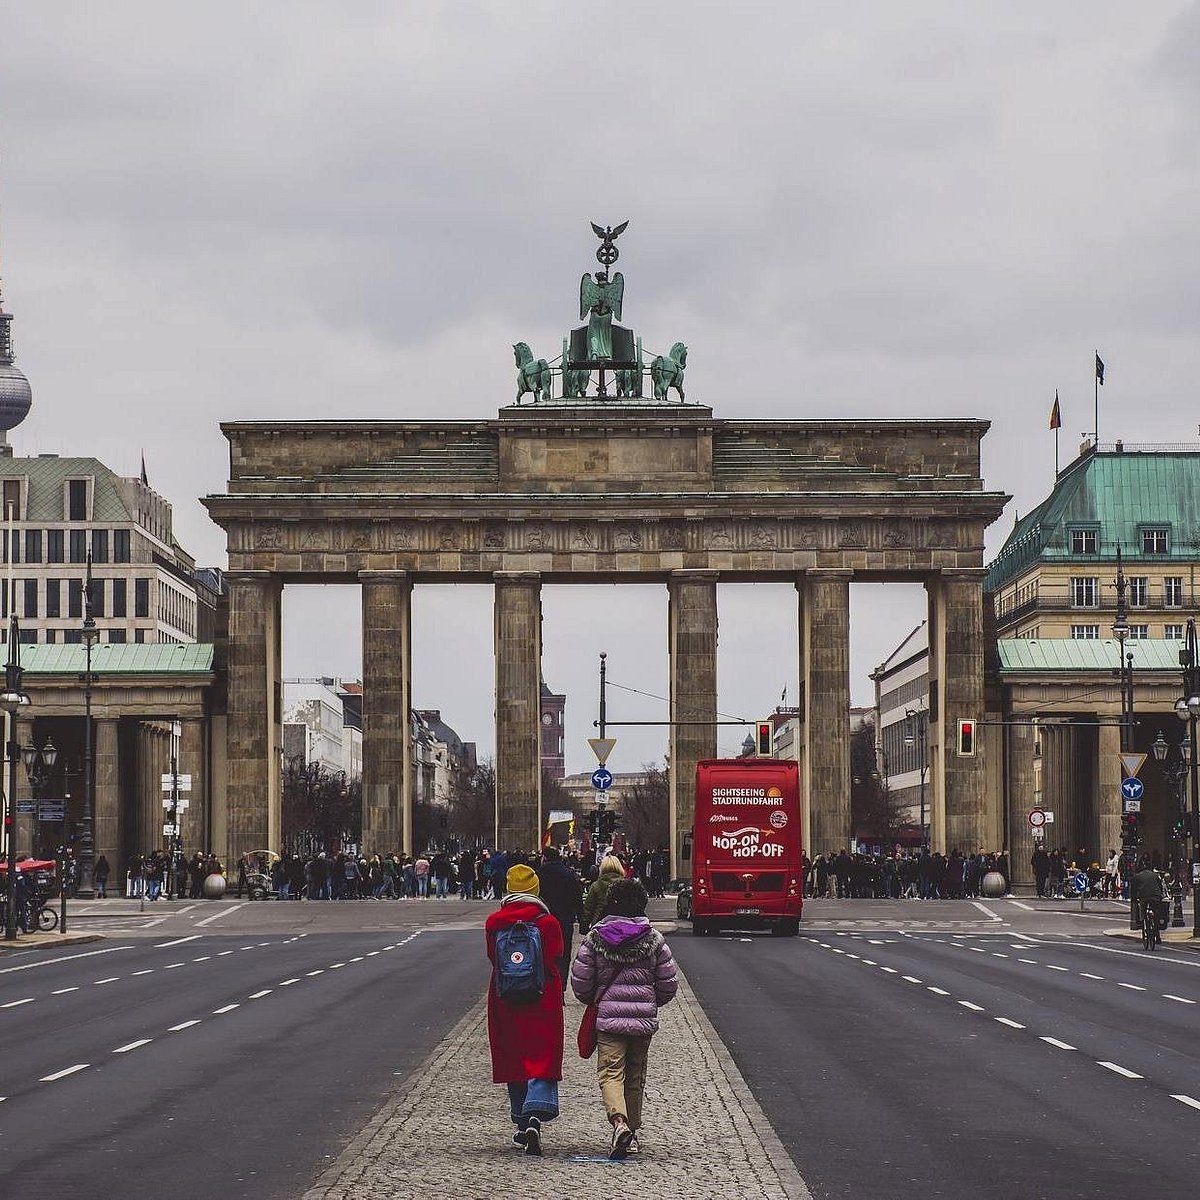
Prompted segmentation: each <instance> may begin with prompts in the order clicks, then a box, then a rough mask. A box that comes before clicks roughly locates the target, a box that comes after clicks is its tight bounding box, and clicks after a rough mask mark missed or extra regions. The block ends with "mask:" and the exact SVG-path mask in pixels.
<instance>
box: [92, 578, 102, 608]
mask: <svg viewBox="0 0 1200 1200" xmlns="http://www.w3.org/2000/svg"><path fill="white" fill-rule="evenodd" d="M91 605H92V616H93V617H102V616H104V580H103V579H93V580H92V594H91Z"/></svg>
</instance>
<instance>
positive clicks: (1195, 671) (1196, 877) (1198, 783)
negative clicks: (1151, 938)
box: [1175, 617, 1200, 938]
mask: <svg viewBox="0 0 1200 1200" xmlns="http://www.w3.org/2000/svg"><path fill="white" fill-rule="evenodd" d="M1179 665H1180V667H1181V669H1182V674H1183V695H1182V696H1180V698H1179V699H1178V700H1176V701H1175V715H1176V716H1177V717H1178V718H1179V719H1180V720H1181V721H1187V722H1188V746H1189V749H1190V753H1189V755H1188V758H1189V762H1188V767H1189V774H1190V776H1191V784H1192V820H1191V835H1192V879H1191V884H1192V937H1194V938H1200V775H1198V771H1197V766H1198V764H1197V756H1196V718H1197V717H1200V654H1198V653H1197V649H1196V618H1195V617H1189V618H1188V623H1187V637H1186V638H1185V639H1184V643H1183V649H1182V650H1180V652H1179Z"/></svg>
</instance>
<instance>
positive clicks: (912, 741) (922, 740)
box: [904, 708, 929, 846]
mask: <svg viewBox="0 0 1200 1200" xmlns="http://www.w3.org/2000/svg"><path fill="white" fill-rule="evenodd" d="M904 716H905V718H906V720H907V721H908V728H907V729H906V730H905V733H904V744H905V745H906V746H919V747H920V756H921V764H920V765H921V845H922V846H925V845H926V844H927V843H928V841H929V839H928V838H927V837H926V836H925V773H926V772H927V771H928V770H929V726H928V723H927V721H926V718H927V717H928V716H929V714H928V712H927V711H926V710H925V709H923V708H906V709H905V710H904Z"/></svg>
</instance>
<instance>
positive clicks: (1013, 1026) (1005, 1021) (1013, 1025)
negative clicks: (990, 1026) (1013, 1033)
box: [996, 1017, 1025, 1029]
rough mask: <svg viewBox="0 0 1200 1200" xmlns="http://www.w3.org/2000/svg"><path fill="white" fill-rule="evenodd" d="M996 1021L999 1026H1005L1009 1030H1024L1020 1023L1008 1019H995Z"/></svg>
mask: <svg viewBox="0 0 1200 1200" xmlns="http://www.w3.org/2000/svg"><path fill="white" fill-rule="evenodd" d="M996 1020H997V1021H999V1022H1000V1024H1001V1025H1007V1026H1008V1027H1009V1029H1024V1028H1025V1026H1024V1025H1022V1024H1021V1022H1020V1021H1013V1020H1010V1019H1009V1018H1008V1017H997V1018H996Z"/></svg>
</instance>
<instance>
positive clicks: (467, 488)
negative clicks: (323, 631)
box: [205, 226, 1007, 870]
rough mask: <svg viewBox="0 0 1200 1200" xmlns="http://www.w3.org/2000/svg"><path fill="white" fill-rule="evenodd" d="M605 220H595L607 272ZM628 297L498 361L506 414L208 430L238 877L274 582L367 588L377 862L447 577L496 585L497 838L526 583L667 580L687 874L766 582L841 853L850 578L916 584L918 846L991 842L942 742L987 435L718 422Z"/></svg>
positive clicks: (516, 833)
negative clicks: (414, 620) (735, 592)
mask: <svg viewBox="0 0 1200 1200" xmlns="http://www.w3.org/2000/svg"><path fill="white" fill-rule="evenodd" d="M622 228H623V227H619V228H618V229H617V230H615V231H614V230H611V229H609V230H601V229H600V228H599V227H598V226H597V227H595V229H596V232H597V234H598V235H599V236H601V238H602V239H603V244H602V246H601V250H600V251H599V252H598V253H597V257H598V258H600V261H601V263H602V264H603V265H604V266H605V267H607V266H610V265H611V263H612V262H613V261H615V258H616V252H615V251H616V247H615V246H614V245H613V241H614V240H615V238H616V236H617V235H618V234H619V233H620V232H621V229H622ZM622 289H623V280H622V277H621V275H620V273H618V274H617V275H616V276H614V277H613V278H612V279H611V280H610V279H609V278H608V273H607V271H606V270H602V271H598V272H596V273H595V276H594V277H593V278H589V276H587V275H585V276H584V279H583V284H582V287H581V317H587V318H588V323H587V325H585V326H583V327H582V328H579V329H576V330H574V331H572V333H571V334H570V335H569V337H568V338H567V339H564V343H563V355H562V359H561V363H560V364H559V366H558V367H557V368H554V367H552V366H551V365H550V364H548V363H547V362H546V361H545V360H536V361H535V360H533V358H532V355H531V354H530V352H529V350H528V348H527V347H525V346H524V344H523V343H519V344H518V345H517V346H516V347H515V348H514V350H515V354H516V358H517V365H518V385H517V386H518V397H517V402H516V403H515V404H512V405H510V406H508V407H505V408H502V409H500V411H499V413H498V416H497V417H496V419H494V420H475V421H420V420H405V421H350V420H330V421H283V422H275V421H271V422H266V421H237V422H230V423H226V424H223V425H222V426H221V428H222V431H223V432H224V434H225V436H226V437H227V438H228V440H229V443H230V472H229V484H228V490H227V492H226V493H224V494H221V495H215V496H209V497H207V498H206V500H205V504H206V506H207V507H208V510H209V512H210V513H211V515H212V517H213V519H214V520H215V521H217V523H218V524H220V525H221V527H222V528H223V529H224V530H225V531H226V533H227V537H228V552H229V572H228V576H227V579H228V586H229V658H228V662H229V668H228V669H229V678H228V720H227V769H228V781H227V804H228V831H229V835H228V836H229V845H228V847H227V854H228V856H229V861H234V860H235V859H236V856H237V855H239V854H241V853H242V852H244V851H246V850H249V849H256V848H261V847H275V848H277V847H278V846H279V841H280V784H281V762H280V757H281V745H282V727H281V716H282V713H281V681H280V673H281V662H280V660H281V642H280V632H281V630H280V626H281V611H280V599H281V590H282V587H283V585H284V584H289V583H291V584H302V583H357V584H359V585H360V586H361V593H362V616H363V634H362V636H363V647H362V651H363V654H362V659H363V755H362V761H363V844H364V846H365V847H366V848H367V849H368V851H372V850H380V851H384V850H390V849H396V848H400V847H403V848H404V850H406V851H408V852H411V851H412V850H413V849H414V847H413V845H412V837H411V835H412V820H411V818H412V796H413V788H412V764H411V762H410V750H409V746H410V742H409V720H408V714H409V708H410V673H411V659H412V655H411V646H412V635H411V604H412V594H413V589H414V588H418V587H420V586H421V585H422V584H424V583H454V582H461V583H489V584H491V585H492V586H493V589H494V603H495V720H496V747H497V751H496V789H497V818H496V842H497V845H499V846H501V847H504V848H510V849H521V850H530V849H533V848H534V847H536V846H537V845H538V844H539V833H540V830H541V828H542V823H541V817H542V814H541V801H540V787H541V772H540V763H539V746H540V739H539V733H538V729H539V715H540V703H539V689H540V682H541V589H542V587H543V586H545V585H548V584H572V583H574V584H581V583H582V584H587V583H605V584H613V583H618V584H619V583H626V582H628V583H648V582H649V583H658V584H661V585H662V586H663V587H665V588H666V591H667V597H668V603H669V619H668V646H667V652H668V655H669V661H670V714H671V720H672V722H675V724H673V725H672V726H671V734H670V782H671V819H672V826H673V831H674V837H673V844H672V858H673V864H674V866H675V868H676V870H677V869H678V863H679V856H680V850H681V846H682V839H683V835H684V833H685V832H687V831H689V830H690V828H691V818H692V787H693V781H694V776H695V766H696V763H697V762H698V761H699V760H700V759H702V758H707V757H714V756H715V755H716V748H717V738H716V733H717V730H716V726H715V724H714V722H715V721H716V710H717V657H716V654H717V584H718V582H780V581H788V582H790V583H792V584H794V586H795V589H796V620H797V622H798V626H799V645H800V655H799V659H800V661H799V663H798V664H797V677H798V683H799V689H798V695H799V697H800V702H799V703H800V710H801V725H802V730H803V737H802V750H801V758H802V762H801V772H802V779H803V781H804V793H805V797H806V805H805V825H806V845H807V846H808V847H809V848H810V853H813V854H815V853H819V852H822V851H824V852H828V851H830V850H836V849H838V848H840V847H842V846H844V845H846V844H847V843H848V841H849V837H850V723H849V709H850V675H849V644H850V609H849V591H850V584H851V582H853V581H869V582H880V581H903V582H920V583H923V584H924V586H925V588H926V590H927V593H928V607H929V629H930V672H931V683H930V688H931V690H930V705H929V708H930V713H929V722H930V724H929V754H930V784H931V788H930V797H931V806H930V811H931V821H930V826H931V839H932V842H933V845H934V847H935V848H942V849H950V848H953V847H956V846H957V847H959V848H960V849H964V850H965V849H975V848H978V847H979V846H984V845H987V846H995V845H998V844H1000V836H1001V830H1000V818H999V816H998V814H997V813H996V812H995V811H994V810H995V807H996V806H995V805H991V804H988V803H987V800H986V797H985V782H984V780H985V760H984V754H983V753H981V754H978V755H977V756H976V757H973V758H959V757H958V756H957V755H954V754H952V753H949V752H948V749H947V748H948V747H949V746H950V745H951V742H952V740H953V739H952V737H951V732H952V731H953V729H954V727H955V721H956V720H957V718H959V717H976V718H978V717H979V716H980V715H981V714H982V713H983V711H984V694H983V693H984V629H983V595H982V585H983V573H984V572H983V533H984V529H985V528H986V527H987V525H988V524H989V523H991V522H992V521H993V520H995V519H996V517H997V516H998V515H999V514H1000V511H1001V509H1002V508H1003V505H1004V503H1005V501H1006V500H1007V497H1006V496H1004V495H1001V494H998V493H995V492H987V491H985V490H984V488H983V481H982V479H981V476H980V442H981V440H982V438H983V435H984V433H985V432H986V431H987V429H988V423H987V422H986V421H982V420H936V421H915V420H896V421H890V420H848V419H843V418H827V419H820V420H809V419H802V420H769V421H763V420H740V419H739V420H732V419H721V418H718V417H715V416H714V414H713V410H712V408H711V407H708V406H706V405H703V404H696V403H693V402H691V401H685V400H684V399H683V375H684V367H685V364H686V356H687V350H686V347H684V346H683V345H682V343H676V344H675V346H674V347H673V348H672V350H671V353H670V355H661V356H658V357H656V358H655V359H654V362H653V363H652V364H651V365H650V366H649V367H648V368H647V367H645V366H644V363H643V358H642V348H641V340H640V339H636V340H635V339H634V338H633V336H632V331H630V330H626V329H623V328H622V327H621V326H619V325H617V324H616V323H615V322H614V320H613V318H614V317H615V318H618V319H619V318H620V316H621V299H622V296H621V291H622ZM594 377H596V383H597V387H596V391H595V392H594V393H592V394H589V392H590V391H591V388H590V384H591V382H592V380H593V378H594ZM552 378H554V379H560V380H561V388H560V391H561V393H562V394H560V395H558V396H555V395H554V394H553V388H552ZM647 380H648V381H650V382H652V384H653V394H652V395H650V396H645V395H643V385H644V382H645V381H647ZM610 384H615V385H616V390H617V394H616V395H615V396H613V395H610V394H609V393H608V386H609V385H610ZM672 390H673V391H674V392H675V393H676V397H677V398H669V397H670V392H671V391H672ZM529 392H532V393H533V399H532V401H524V402H523V401H522V396H523V395H524V394H525V393H529ZM798 404H799V402H798ZM812 406H813V407H824V408H828V407H829V404H828V402H826V401H821V402H820V404H819V405H817V404H813V405H812ZM447 636H449V631H447ZM481 685H482V686H486V684H485V683H483V679H482V678H481ZM764 685H765V681H764ZM981 749H984V748H983V747H981Z"/></svg>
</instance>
